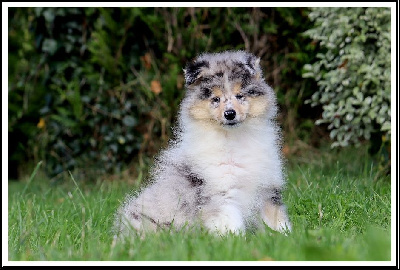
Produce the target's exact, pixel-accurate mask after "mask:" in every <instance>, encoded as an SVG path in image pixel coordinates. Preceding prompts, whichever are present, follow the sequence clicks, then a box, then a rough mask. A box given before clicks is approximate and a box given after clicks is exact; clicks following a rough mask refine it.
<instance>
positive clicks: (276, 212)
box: [261, 189, 292, 233]
mask: <svg viewBox="0 0 400 270" xmlns="http://www.w3.org/2000/svg"><path fill="white" fill-rule="evenodd" d="M261 217H262V219H263V221H264V222H265V223H266V224H267V225H268V226H269V227H270V228H271V229H273V230H276V231H279V232H282V233H285V232H288V231H289V232H290V231H291V230H292V225H291V223H290V221H289V216H288V214H287V210H286V206H285V204H284V203H283V202H282V196H281V190H280V189H271V190H270V191H269V192H268V196H267V199H266V201H265V204H264V207H263V208H262V209H261Z"/></svg>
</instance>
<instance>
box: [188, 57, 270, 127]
mask: <svg viewBox="0 0 400 270" xmlns="http://www.w3.org/2000/svg"><path fill="white" fill-rule="evenodd" d="M259 62H260V59H259V58H257V57H256V56H254V55H253V54H251V53H247V52H244V51H226V52H222V53H213V54H211V53H204V54H201V55H200V56H198V57H197V58H196V59H195V60H194V61H192V62H190V63H188V64H187V65H186V67H185V69H184V74H185V86H186V91H187V92H186V97H185V99H186V100H185V101H186V103H187V106H188V110H189V115H190V117H191V118H192V119H194V120H197V121H212V122H215V123H217V124H219V125H222V126H223V127H236V126H239V124H240V123H242V122H244V121H245V120H246V119H247V118H248V117H265V118H272V117H274V116H275V114H276V105H275V94H274V92H273V90H272V88H271V87H269V86H268V85H267V84H266V83H265V81H264V79H263V76H262V70H261V67H260V64H259Z"/></svg>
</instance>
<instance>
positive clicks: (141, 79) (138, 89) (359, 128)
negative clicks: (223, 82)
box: [8, 7, 391, 182]
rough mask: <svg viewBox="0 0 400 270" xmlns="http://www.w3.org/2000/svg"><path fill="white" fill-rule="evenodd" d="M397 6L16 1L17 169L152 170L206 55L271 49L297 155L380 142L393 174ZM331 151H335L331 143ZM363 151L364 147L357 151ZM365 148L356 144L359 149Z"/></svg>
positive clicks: (11, 53)
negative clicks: (190, 68) (186, 70)
mask: <svg viewBox="0 0 400 270" xmlns="http://www.w3.org/2000/svg"><path fill="white" fill-rule="evenodd" d="M390 16H391V14H390V8H382V7H373V8H361V7H353V8H344V7H335V8H328V7H323V8H288V7H283V8H257V7H254V8H248V7H247V8H234V7H232V8H227V7H225V8H216V7H212V8H207V7H202V8H194V7H185V8H169V7H160V8H157V7H156V8H154V7H151V8H147V7H146V8H144V7H142V8H128V7H120V8H97V7H87V8H71V7H58V8H56V7H49V8H41V7H27V8H21V7H20V8H11V7H9V8H8V178H9V179H10V180H18V179H21V178H23V177H24V176H26V175H29V174H30V173H31V172H32V170H33V168H35V166H36V164H37V163H38V162H39V161H42V162H43V163H42V169H43V171H44V172H45V174H46V175H47V176H48V179H50V180H51V181H53V182H57V181H61V180H62V179H63V177H64V176H65V172H66V171H68V170H69V171H73V172H74V174H75V175H77V176H76V178H79V179H81V180H84V181H93V180H99V179H101V178H102V177H106V178H107V179H113V177H117V176H118V177H130V178H135V177H138V176H139V175H142V174H145V173H146V171H147V168H148V166H149V165H151V163H152V160H153V157H154V155H156V154H157V153H158V151H159V149H160V148H161V147H163V146H165V145H166V144H167V142H168V138H169V137H170V135H171V126H173V124H174V122H175V120H176V113H177V110H178V105H179V102H180V100H181V98H182V97H183V93H184V80H183V71H182V68H183V67H184V66H185V64H186V62H187V61H190V60H191V59H193V58H194V57H195V56H196V55H197V54H199V53H201V52H205V51H207V52H217V51H222V50H231V49H241V50H246V51H249V52H252V53H254V54H255V55H257V56H259V57H260V58H261V65H262V67H263V70H264V76H265V78H266V81H267V83H268V84H269V85H271V86H272V88H273V89H274V90H275V92H276V95H277V98H278V103H279V109H280V114H279V117H278V121H279V123H280V125H281V127H282V130H283V136H284V145H283V148H282V151H283V153H284V155H285V157H286V158H288V159H290V158H291V157H293V156H299V155H301V154H302V153H304V152H310V151H311V152H313V151H315V152H317V151H340V149H342V148H347V147H368V149H369V153H370V155H371V156H372V157H373V158H374V159H375V160H376V163H377V164H379V168H380V170H381V172H382V173H384V174H389V173H390V140H391V137H390V135H391V133H390V128H391V122H390V119H391V117H390V115H391V100H390V95H391V92H390V89H391V82H390V76H391V73H390V61H391V54H390V52H391V48H390V39H391V33H390V32H391V26H390ZM321 149H322V150H321ZM355 149H356V148H355ZM355 151H356V150H355Z"/></svg>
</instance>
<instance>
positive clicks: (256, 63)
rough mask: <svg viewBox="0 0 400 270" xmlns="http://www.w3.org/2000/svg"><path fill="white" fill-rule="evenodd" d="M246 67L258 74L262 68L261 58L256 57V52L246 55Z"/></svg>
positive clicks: (252, 72)
mask: <svg viewBox="0 0 400 270" xmlns="http://www.w3.org/2000/svg"><path fill="white" fill-rule="evenodd" d="M246 67H247V68H248V70H249V71H250V73H251V74H257V73H258V72H259V71H260V70H261V67H260V58H258V57H256V56H255V55H254V54H251V53H248V54H247V55H246Z"/></svg>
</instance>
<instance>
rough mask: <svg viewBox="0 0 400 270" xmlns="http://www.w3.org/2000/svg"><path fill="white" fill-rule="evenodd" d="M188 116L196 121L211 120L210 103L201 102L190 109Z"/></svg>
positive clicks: (206, 101) (207, 101)
mask: <svg viewBox="0 0 400 270" xmlns="http://www.w3.org/2000/svg"><path fill="white" fill-rule="evenodd" d="M190 116H192V117H193V118H194V119H197V120H209V119H211V117H210V116H211V111H210V101H209V100H202V101H199V102H196V103H195V104H194V105H193V106H192V107H190Z"/></svg>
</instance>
